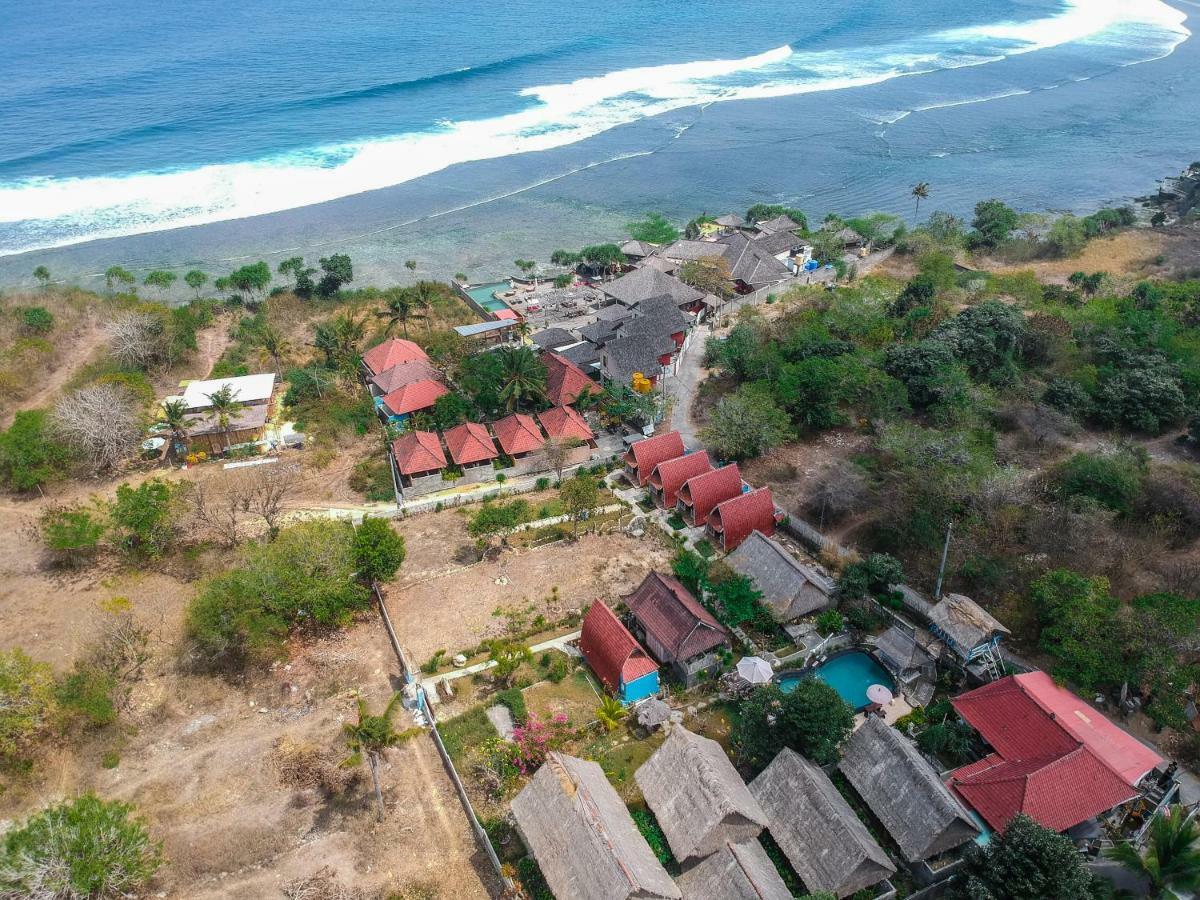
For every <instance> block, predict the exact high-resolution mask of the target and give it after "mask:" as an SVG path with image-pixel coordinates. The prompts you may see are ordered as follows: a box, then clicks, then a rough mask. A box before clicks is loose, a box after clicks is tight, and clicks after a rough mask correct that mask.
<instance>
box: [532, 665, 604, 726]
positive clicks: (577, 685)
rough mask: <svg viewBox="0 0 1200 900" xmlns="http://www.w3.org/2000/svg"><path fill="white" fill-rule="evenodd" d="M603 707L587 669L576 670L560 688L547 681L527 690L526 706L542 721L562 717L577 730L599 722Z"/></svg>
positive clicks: (565, 679) (559, 684) (561, 682)
mask: <svg viewBox="0 0 1200 900" xmlns="http://www.w3.org/2000/svg"><path fill="white" fill-rule="evenodd" d="M599 705H600V693H599V691H598V690H597V689H596V687H595V686H594V685H593V683H592V680H591V677H590V676H589V675H588V673H587V670H586V669H584V668H578V669H576V670H575V671H574V672H572V673H571V674H570V675H568V676H567V677H566V678H564V679H563V680H562V681H560V682H559V683H558V684H555V683H554V682H552V681H543V682H541V683H540V684H535V685H533V686H532V687H527V688H525V706H526V707H528V709H529V711H530V712H531V713H533V714H534V715H536V716H537V717H538V718H539V719H542V720H546V719H549V718H550V717H552V716H555V715H557V714H559V713H562V714H564V715H565V716H566V717H567V720H568V721H569V722H570V723H571V724H572V725H573V726H575V727H579V726H581V725H587V724H588V723H590V722H594V721H596V707H598V706H599Z"/></svg>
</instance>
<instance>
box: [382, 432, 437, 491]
mask: <svg viewBox="0 0 1200 900" xmlns="http://www.w3.org/2000/svg"><path fill="white" fill-rule="evenodd" d="M392 465H393V466H395V472H396V475H397V481H398V482H399V483H400V485H401V488H402V489H403V488H413V487H417V486H422V485H423V486H425V487H427V488H428V487H430V486H436V485H435V482H436V483H440V482H441V473H442V470H443V469H444V468H446V454H445V451H443V450H442V442H441V441H440V440H438V436H437V434H435V433H434V432H432V431H410V432H408V433H407V434H402V435H401V436H400V437H398V438H397V439H396V440H394V441H392Z"/></svg>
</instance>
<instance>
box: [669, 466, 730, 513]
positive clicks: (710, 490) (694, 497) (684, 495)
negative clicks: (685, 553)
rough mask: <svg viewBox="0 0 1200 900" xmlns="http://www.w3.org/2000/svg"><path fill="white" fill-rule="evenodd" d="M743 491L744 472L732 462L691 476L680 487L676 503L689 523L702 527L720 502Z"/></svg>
mask: <svg viewBox="0 0 1200 900" xmlns="http://www.w3.org/2000/svg"><path fill="white" fill-rule="evenodd" d="M741 492H742V473H741V471H740V470H739V469H738V467H737V463H730V464H729V465H727V466H722V467H721V468H719V469H713V470H712V471H711V472H705V473H704V474H703V475H695V476H693V477H691V478H689V479H688V480H687V481H686V482H685V483H684V484H683V486H682V487H680V489H679V493H678V495H677V497H678V500H677V503H676V505H677V506H678V507H679V510H680V512H681V513H682V515H683V519H684V521H685V522H687V523H688V524H689V525H695V526H698V527H702V526H703V525H705V523H707V522H708V514H709V513H710V512H712V511H713V509H714V508H715V507H716V505H717V504H718V503H722V502H724V501H725V500H729V499H730V498H732V497H736V496H737V495H738V494H740V493H741Z"/></svg>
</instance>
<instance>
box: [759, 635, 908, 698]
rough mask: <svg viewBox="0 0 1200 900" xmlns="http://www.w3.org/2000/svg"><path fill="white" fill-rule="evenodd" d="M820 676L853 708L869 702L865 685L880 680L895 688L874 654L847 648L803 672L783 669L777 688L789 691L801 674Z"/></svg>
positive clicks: (792, 689)
mask: <svg viewBox="0 0 1200 900" xmlns="http://www.w3.org/2000/svg"><path fill="white" fill-rule="evenodd" d="M809 677H812V678H819V679H821V680H822V681H823V682H825V683H826V684H827V685H829V686H830V687H831V688H833V689H834V690H835V691H837V692H838V695H839V696H840V697H841V698H842V699H843V700H845V701H846V702H847V703H848V704H850V706H852V707H853V708H854V709H855V711H858V710H860V709H865V708H866V707H867V706H870V701H869V700H868V699H867V688H869V687H870V686H871V685H873V684H882V685H883V686H884V687H886V688H887V689H888V690H892V691H894V690H895V689H896V683H895V682H894V681H892V676H891V675H889V674H888V671H887V669H885V668H884V667H883V666H881V665H880V664H879V663H877V662H876V661H875V657H873V656H871V654H869V653H864V652H862V651H861V650H850V651H847V652H846V653H841V654H839V655H837V656H834V657H832V658H830V659H828V660H826V661H825V662H823V663H821V664H820V665H819V666H817V667H816V668H814V669H809V670H807V671H804V672H785V673H783V674H781V675H780V676H779V678H778V683H779V687H780V689H781V690H782V691H783V692H784V693H785V694H790V693H791V692H792V691H794V690H795V689H796V685H797V684H798V683H799V682H800V679H801V678H809Z"/></svg>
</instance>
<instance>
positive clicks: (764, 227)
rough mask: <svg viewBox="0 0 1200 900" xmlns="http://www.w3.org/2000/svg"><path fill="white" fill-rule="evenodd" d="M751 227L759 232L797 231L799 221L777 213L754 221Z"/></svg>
mask: <svg viewBox="0 0 1200 900" xmlns="http://www.w3.org/2000/svg"><path fill="white" fill-rule="evenodd" d="M752 227H753V228H754V229H755V230H756V231H757V232H758V233H759V234H779V233H780V232H790V231H799V230H800V223H799V222H797V221H795V220H794V219H792V218H791V217H790V216H784V215H779V216H776V217H775V218H773V219H767V220H766V221H764V222H755V223H754V225H753V226H752Z"/></svg>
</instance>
